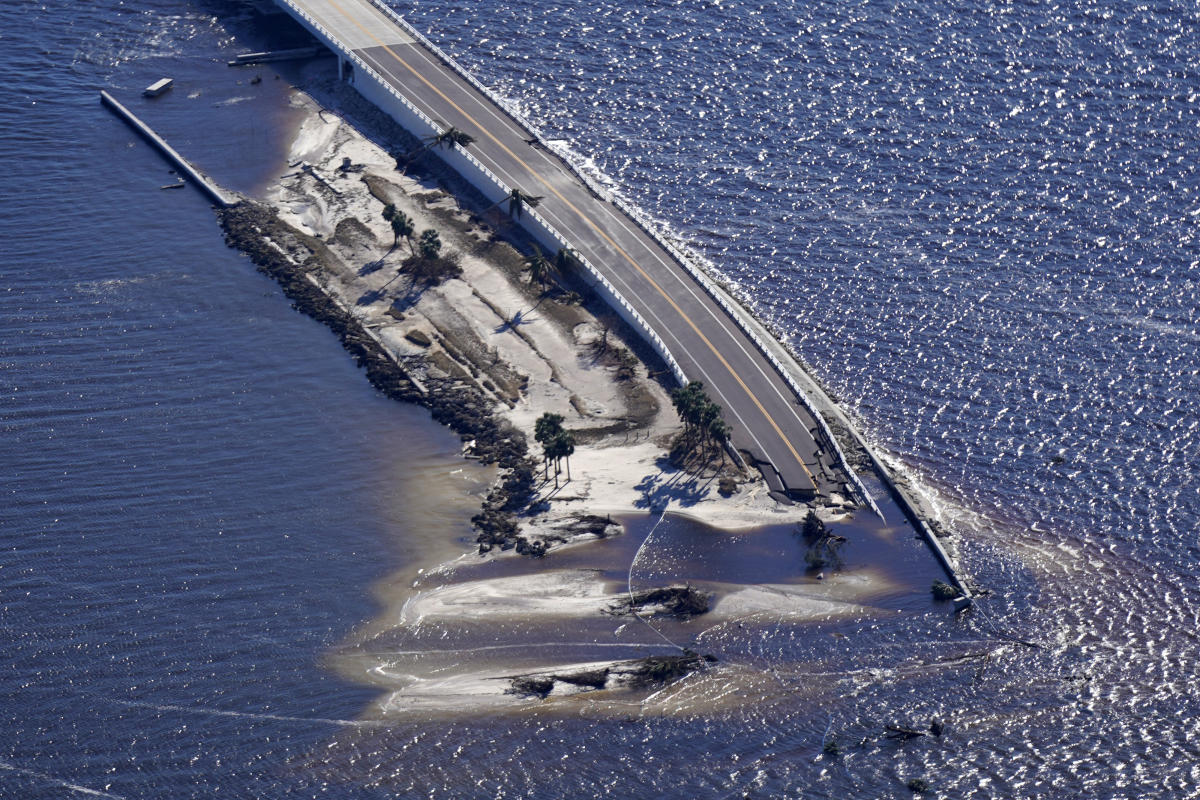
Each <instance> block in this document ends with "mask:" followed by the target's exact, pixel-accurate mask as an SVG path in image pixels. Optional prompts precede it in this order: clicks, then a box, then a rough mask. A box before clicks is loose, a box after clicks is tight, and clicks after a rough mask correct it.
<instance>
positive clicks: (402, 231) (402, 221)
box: [383, 203, 417, 255]
mask: <svg viewBox="0 0 1200 800" xmlns="http://www.w3.org/2000/svg"><path fill="white" fill-rule="evenodd" d="M389 208H390V209H391V210H392V213H391V216H390V217H389V216H388V209H389ZM383 217H384V219H386V220H387V221H388V223H389V224H390V225H391V226H392V249H393V250H395V249H396V245H397V244H399V243H400V237H401V236H403V237H404V240H405V241H406V242H408V251H409V252H410V253H412V254H413V255H416V254H417V252H416V250H414V249H413V243H412V235H413V232H414V231H415V228H413V221H412V220H411V219H409V217H408V215H407V214H405V213H404V212H403V211H397V210H396V207H395V206H393V205H391V204H390V203H389V204H388V205H387V206H385V207H384V209H383Z"/></svg>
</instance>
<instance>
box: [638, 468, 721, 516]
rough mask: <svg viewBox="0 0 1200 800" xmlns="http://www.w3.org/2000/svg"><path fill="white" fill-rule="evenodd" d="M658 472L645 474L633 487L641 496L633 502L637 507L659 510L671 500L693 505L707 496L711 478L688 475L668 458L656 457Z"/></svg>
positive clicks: (684, 504)
mask: <svg viewBox="0 0 1200 800" xmlns="http://www.w3.org/2000/svg"><path fill="white" fill-rule="evenodd" d="M657 463H658V472H657V473H654V474H652V475H647V476H646V477H644V478H642V480H641V481H639V482H638V484H637V485H636V486H635V487H634V488H635V489H637V490H638V492H640V493H641V497H639V498H638V499H637V500H635V501H634V502H633V504H634V506H636V507H637V508H645V509H649V510H651V511H661V510H663V509H665V508H666V507H667V504H668V503H670V502H671V501H672V500H674V501H676V502H678V503H679V504H680V505H681V506H685V507H687V506H694V505H696V503H699V502H700V501H701V500H703V499H704V498H705V497H707V496H708V490H709V488H710V487H711V486H712V482H713V480H714V479H713V478H702V477H699V476H696V475H690V474H688V473H686V472H683V471H682V470H679V469H676V468H675V467H674V466H672V465H671V462H670V459H669V458H667V457H666V456H663V457H661V458H659V459H658V462H657Z"/></svg>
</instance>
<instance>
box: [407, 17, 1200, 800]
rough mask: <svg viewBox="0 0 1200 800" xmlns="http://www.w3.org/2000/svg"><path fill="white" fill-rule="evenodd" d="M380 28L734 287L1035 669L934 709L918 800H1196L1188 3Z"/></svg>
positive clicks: (1195, 121)
mask: <svg viewBox="0 0 1200 800" xmlns="http://www.w3.org/2000/svg"><path fill="white" fill-rule="evenodd" d="M395 5H396V7H397V8H398V9H399V10H400V11H401V12H402V13H404V14H406V15H408V16H409V18H410V19H411V20H412V21H414V22H415V23H416V24H417V25H418V26H420V27H422V28H424V29H426V30H429V31H430V32H431V34H432V36H433V37H434V38H435V39H437V40H438V41H439V42H443V43H444V44H445V47H446V48H447V49H448V50H449V51H451V52H452V54H453V55H455V57H457V58H459V59H461V60H462V61H463V62H464V63H465V64H467V65H468V66H469V67H470V68H471V69H472V70H474V71H475V72H476V73H477V74H478V75H480V76H481V78H482V79H483V80H484V81H485V82H487V83H490V84H491V85H493V86H496V87H497V88H498V89H499V90H500V91H501V92H502V93H504V94H506V95H507V96H509V97H510V98H512V100H513V102H514V103H515V104H516V105H517V106H518V107H519V108H520V109H521V110H522V111H523V112H524V113H525V114H526V115H527V116H529V117H530V118H531V119H533V120H534V122H535V123H536V124H537V125H539V126H540V127H541V128H542V129H543V131H544V133H545V134H546V135H547V136H548V137H549V138H554V139H559V140H562V141H564V142H566V143H567V144H568V145H569V146H570V147H571V148H572V149H573V150H574V151H576V152H578V153H581V154H587V155H589V156H592V157H593V163H594V166H595V168H596V169H597V170H599V171H601V172H602V173H604V174H605V175H607V176H608V177H609V178H610V179H611V181H612V184H613V185H614V186H615V187H616V188H617V189H619V190H620V191H621V192H623V193H624V194H625V195H626V196H628V197H629V198H630V199H632V200H633V201H634V202H635V203H637V204H638V205H640V206H641V207H643V208H644V209H647V210H648V211H649V212H651V213H652V214H654V215H656V216H657V217H659V218H660V219H662V220H663V221H664V222H665V223H666V224H667V225H668V226H669V227H670V228H671V229H673V230H674V231H676V232H677V233H678V234H679V235H681V236H682V237H683V238H684V239H686V240H687V241H689V242H690V243H691V244H692V246H693V249H694V250H695V251H696V252H697V253H698V254H699V255H700V256H701V257H703V258H704V259H705V260H706V261H707V262H708V263H709V264H710V265H711V268H712V269H713V270H715V271H716V272H718V273H720V274H721V275H724V276H725V277H726V278H727V279H728V280H729V281H730V282H731V283H732V284H734V285H735V286H737V287H738V288H739V289H740V290H741V294H742V296H743V297H745V298H746V299H747V300H748V301H749V302H750V303H751V304H752V305H753V306H754V307H755V308H756V309H757V310H758V311H759V313H761V314H762V315H763V316H764V317H765V318H767V319H769V320H770V321H771V322H772V323H774V325H775V327H776V328H777V329H778V330H779V332H780V334H781V335H782V337H783V338H784V339H785V341H787V342H788V343H789V344H791V345H792V346H793V348H794V350H795V351H796V352H797V353H799V354H800V355H801V356H802V357H803V358H804V359H806V360H807V361H808V362H809V363H810V364H812V366H813V367H814V369H815V371H816V372H817V374H818V375H819V376H820V377H821V378H822V379H823V380H824V381H825V382H826V384H827V385H829V386H830V387H832V388H833V389H834V390H835V392H836V393H837V394H838V395H840V397H841V398H842V399H843V400H844V401H845V404H846V406H847V407H848V408H849V409H850V410H851V411H852V412H853V413H854V414H856V415H857V416H858V417H859V418H860V419H861V420H862V423H863V426H864V428H865V429H866V431H867V432H868V434H869V435H870V436H871V437H872V438H874V439H875V440H876V441H877V442H878V443H880V444H881V445H882V446H884V447H885V448H887V449H888V450H889V451H891V452H892V453H894V454H895V456H896V457H897V458H898V459H899V460H900V462H901V463H902V464H903V465H904V467H905V468H906V469H907V470H908V471H909V472H911V473H912V474H913V475H914V476H915V477H916V478H917V479H918V480H919V481H920V482H921V483H923V484H924V485H925V486H926V487H927V489H928V491H930V492H931V493H933V494H935V495H936V496H938V497H940V498H941V501H942V505H943V508H944V514H945V516H946V519H947V521H949V522H952V523H953V525H954V527H955V529H956V531H958V532H959V533H961V534H962V536H961V541H960V544H961V546H962V548H963V550H964V551H965V552H966V554H967V556H968V562H969V563H970V564H971V566H972V568H973V569H974V571H975V572H976V573H977V574H978V575H979V577H980V579H981V580H982V581H983V582H984V583H985V584H987V585H990V586H991V587H992V588H993V589H994V590H995V594H993V596H992V597H991V598H989V599H988V600H987V601H986V602H985V603H983V604H982V605H983V608H981V609H980V611H981V613H980V614H979V616H978V619H977V620H976V621H975V624H977V625H980V626H981V629H982V630H984V631H987V630H989V629H990V628H991V627H992V626H997V629H1003V630H1006V631H1010V632H1011V631H1019V632H1020V635H1021V636H1022V637H1024V638H1027V639H1029V640H1031V641H1034V642H1037V643H1040V644H1042V645H1043V646H1044V649H1043V650H1040V651H1032V650H1026V649H1024V648H1019V649H1020V650H1022V651H1023V652H1019V653H1015V654H1013V655H1012V657H1011V658H1010V659H1009V660H1008V662H1007V663H1006V667H1005V670H1004V671H1003V672H1004V674H996V672H992V671H983V674H982V676H980V677H977V678H976V679H974V680H973V681H968V682H967V683H968V685H965V686H963V687H961V691H960V692H957V693H955V692H947V687H944V686H943V687H940V688H939V689H937V690H936V691H937V692H941V693H943V694H944V701H945V703H946V705H947V706H951V705H953V706H957V707H958V708H959V709H960V712H961V717H960V719H961V721H962V724H963V725H964V726H966V727H967V728H968V729H970V731H971V733H970V734H967V735H966V737H965V738H966V739H968V740H969V741H965V742H958V743H956V744H955V745H954V746H951V747H948V748H943V749H936V748H935V749H932V750H930V751H929V752H927V753H922V754H921V755H920V756H917V757H916V760H918V761H920V762H921V763H922V764H923V765H924V769H925V771H926V772H927V773H929V774H930V775H933V776H936V778H935V779H931V784H934V785H936V786H937V787H938V788H939V789H940V790H942V791H945V792H946V793H947V794H948V795H950V796H989V797H1016V796H1045V797H1076V796H1138V795H1155V796H1173V797H1182V796H1194V795H1195V794H1196V793H1197V792H1200V788H1198V786H1200V773H1198V772H1197V768H1196V766H1195V764H1196V763H1197V753H1196V748H1195V744H1194V742H1195V740H1196V734H1197V729H1196V722H1195V720H1196V718H1197V712H1198V711H1200V708H1198V707H1197V700H1196V685H1197V673H1196V667H1195V665H1194V663H1192V659H1191V658H1190V657H1189V656H1188V654H1189V653H1192V652H1194V649H1195V646H1196V636H1195V632H1194V631H1195V627H1196V622H1197V611H1196V608H1197V604H1198V602H1200V597H1198V595H1197V588H1196V587H1197V583H1198V582H1197V577H1198V572H1200V564H1198V559H1197V556H1200V548H1198V546H1197V521H1198V520H1200V491H1198V488H1197V487H1198V482H1197V479H1196V468H1197V453H1200V444H1198V442H1200V414H1198V410H1197V395H1198V393H1200V380H1198V374H1200V369H1198V366H1197V365H1198V364H1200V359H1198V356H1197V354H1198V352H1200V350H1198V348H1197V344H1198V343H1200V319H1198V317H1197V309H1198V307H1200V241H1198V228H1200V175H1198V174H1197V168H1196V162H1195V158H1194V154H1195V152H1196V151H1197V147H1198V145H1200V71H1198V68H1197V64H1198V63H1200V38H1198V37H1197V36H1196V35H1195V33H1196V30H1197V26H1198V23H1200V11H1198V9H1197V7H1196V5H1195V4H1194V3H1189V2H1158V3H1146V4H1137V5H1134V4H1117V3H1100V2H1070V3H1057V4H1050V3H997V4H983V3H971V2H937V1H935V2H905V1H903V0H901V2H894V3H886V4H884V3H874V2H865V1H853V0H852V1H851V2H840V1H839V2H813V3H808V2H804V3H801V2H781V3H757V2H740V1H739V0H732V1H728V0H727V1H722V2H706V3H670V2H668V3H652V4H639V5H632V6H631V5H629V4H623V3H615V2H608V1H607V0H598V2H589V3H564V2H538V1H537V0H530V1H529V2H504V3H499V4H496V5H494V6H492V7H490V8H489V11H488V13H487V14H479V13H478V12H477V10H476V9H475V8H473V7H461V8H457V9H446V8H444V7H439V6H431V5H426V4H416V3H404V2H396V3H395ZM533 42H536V46H531V45H530V43H533ZM935 683H936V682H935ZM926 691H928V690H926ZM917 694H918V695H919V696H923V697H925V698H926V699H927V700H932V697H933V694H928V695H924V694H922V692H921V691H918V692H917ZM883 695H884V696H883V697H882V698H880V702H882V703H883V704H884V705H885V706H888V707H892V708H899V707H903V706H904V705H905V704H907V703H910V702H913V701H914V699H915V698H914V697H912V696H910V695H909V694H908V693H897V694H896V695H893V696H888V695H887V693H886V692H884V693H883ZM951 697H953V699H950V698H951ZM908 757H912V754H911V753H909V754H906V756H905V757H899V756H898V757H897V758H896V762H897V763H902V762H904V761H907V760H908ZM765 760H766V759H764V761H765ZM780 761H783V762H786V761H787V759H786V758H783V759H780ZM885 761H886V759H885ZM772 769H776V770H779V771H780V772H782V773H786V772H787V771H788V768H787V767H784V766H782V765H780V764H779V763H778V762H776V763H775V764H773V766H772ZM795 769H796V771H797V773H803V772H804V771H805V770H804V769H803V768H800V767H798V766H797V767H795ZM862 769H863V772H861V773H858V774H855V773H854V770H851V772H850V774H849V775H847V776H846V778H847V779H848V781H849V783H846V784H842V787H843V788H842V791H850V789H849V787H861V786H863V785H864V784H865V785H866V786H870V787H871V789H870V790H869V791H865V790H864V792H865V794H867V795H871V796H877V793H886V792H888V791H893V790H891V789H888V788H886V787H887V786H888V782H887V777H888V776H887V770H888V769H889V767H885V766H881V765H880V764H879V763H874V766H870V767H867V766H863V767H862ZM859 781H863V782H864V783H859ZM728 785H729V786H731V787H732V786H739V785H741V784H738V783H737V782H736V781H732V780H731V783H730V784H728ZM801 785H803V784H802V783H799V782H797V783H792V782H791V781H789V779H787V778H783V777H781V778H779V779H778V780H777V781H775V782H771V783H769V786H770V787H772V788H773V789H774V790H780V789H782V788H784V787H790V788H792V789H798V787H799V786H801ZM831 794H832V795H835V796H836V795H837V794H838V792H837V791H832V790H831Z"/></svg>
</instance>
